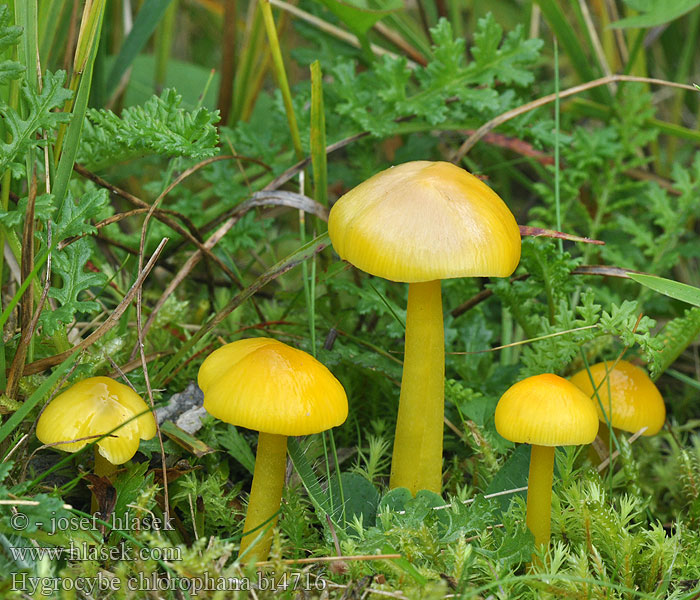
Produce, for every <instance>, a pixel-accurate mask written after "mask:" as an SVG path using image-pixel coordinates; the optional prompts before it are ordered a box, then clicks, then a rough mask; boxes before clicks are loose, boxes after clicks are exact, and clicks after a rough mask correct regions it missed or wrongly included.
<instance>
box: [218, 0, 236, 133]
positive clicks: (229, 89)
mask: <svg viewBox="0 0 700 600" xmlns="http://www.w3.org/2000/svg"><path fill="white" fill-rule="evenodd" d="M236 4H237V2H236V0H224V18H223V27H222V28H221V35H222V38H223V39H222V40H221V47H222V50H221V68H220V69H219V73H220V80H219V97H218V100H217V102H216V106H217V108H218V109H219V112H220V113H221V122H222V123H224V124H228V120H229V116H230V113H231V109H232V107H233V85H234V84H233V79H234V75H235V72H236V16H237V13H238V11H237V7H236Z"/></svg>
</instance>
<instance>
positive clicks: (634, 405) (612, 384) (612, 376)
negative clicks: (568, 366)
mask: <svg viewBox="0 0 700 600" xmlns="http://www.w3.org/2000/svg"><path fill="white" fill-rule="evenodd" d="M590 370H591V375H592V376H593V381H595V387H596V388H598V397H596V395H595V394H594V387H593V384H592V383H591V378H590V377H589V376H588V372H587V371H586V370H585V369H584V370H583V371H579V372H578V373H576V375H574V376H573V377H572V378H571V383H573V384H574V385H576V386H578V387H579V388H580V389H581V390H582V391H583V392H584V393H585V394H586V395H587V396H589V397H590V398H592V400H593V405H594V406H595V408H596V409H597V411H598V418H599V419H600V420H601V421H602V422H603V423H607V420H606V419H605V415H604V414H603V411H602V410H601V408H600V405H599V404H598V398H600V401H601V402H602V404H603V407H604V408H605V410H606V412H609V406H610V396H609V394H608V392H609V391H610V392H612V412H611V413H610V414H609V417H610V423H611V425H612V426H613V427H617V428H618V429H622V430H623V431H628V432H630V433H636V432H637V431H639V430H640V429H641V428H642V427H646V428H647V430H646V431H645V432H644V435H655V434H657V433H658V432H659V430H660V429H661V428H662V427H663V425H664V421H666V407H665V406H664V400H663V398H662V397H661V393H660V392H659V390H658V389H657V387H656V386H655V385H654V382H653V381H652V380H651V379H649V376H648V375H647V374H646V373H645V372H644V371H643V370H642V369H640V368H639V367H636V366H635V365H633V364H632V363H630V362H627V361H626V360H620V361H618V362H617V364H616V365H615V368H614V369H613V363H612V362H610V363H605V362H601V363H597V364H595V365H593V366H592V367H590ZM608 370H609V372H608ZM606 375H607V379H606V380H605V381H603V380H604V379H605V377H606ZM601 382H602V383H601Z"/></svg>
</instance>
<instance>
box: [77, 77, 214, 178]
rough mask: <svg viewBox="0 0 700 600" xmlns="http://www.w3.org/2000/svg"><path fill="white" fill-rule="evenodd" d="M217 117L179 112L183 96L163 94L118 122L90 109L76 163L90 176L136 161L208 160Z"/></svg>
mask: <svg viewBox="0 0 700 600" xmlns="http://www.w3.org/2000/svg"><path fill="white" fill-rule="evenodd" d="M218 120H219V113H218V111H210V110H207V109H205V108H199V109H197V110H193V111H187V110H185V109H183V108H182V96H180V95H179V94H177V93H176V92H175V90H165V91H164V92H163V93H162V95H161V96H160V97H158V96H153V97H151V98H150V99H149V100H148V101H147V102H146V103H145V104H144V105H143V106H130V107H128V108H125V109H124V110H123V111H122V113H121V116H117V115H115V114H114V113H113V112H112V111H110V110H105V109H100V110H95V109H90V110H88V113H87V118H86V119H85V126H84V131H83V137H82V139H81V144H80V152H79V154H78V161H79V162H80V163H82V164H84V165H85V166H87V167H88V168H90V169H92V170H99V169H101V168H103V167H105V166H107V165H111V164H114V163H116V162H124V161H126V160H130V159H132V158H135V157H138V156H148V155H156V156H168V157H175V156H182V157H188V158H194V159H202V158H208V157H210V156H214V155H215V154H216V153H217V152H218V148H217V143H218V141H219V140H218V135H217V131H216V127H215V126H214V125H215V123H216V122H217V121H218Z"/></svg>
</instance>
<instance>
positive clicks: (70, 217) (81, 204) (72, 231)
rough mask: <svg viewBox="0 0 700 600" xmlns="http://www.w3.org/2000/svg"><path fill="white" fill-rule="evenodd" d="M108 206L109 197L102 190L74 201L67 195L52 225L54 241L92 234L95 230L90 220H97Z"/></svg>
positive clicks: (91, 192) (89, 193)
mask: <svg viewBox="0 0 700 600" xmlns="http://www.w3.org/2000/svg"><path fill="white" fill-rule="evenodd" d="M108 204H109V195H108V194H107V190H104V189H99V190H90V191H89V192H87V193H85V194H83V196H82V197H81V198H79V199H78V200H74V199H73V197H72V196H71V194H70V193H69V194H68V195H67V196H66V198H65V200H64V201H63V204H62V205H61V210H60V212H59V213H58V218H57V219H56V223H55V224H54V230H53V238H54V240H55V241H61V240H65V239H66V238H69V237H73V236H78V235H84V234H89V233H94V232H95V231H96V229H95V227H94V226H93V225H92V224H90V220H91V219H96V218H98V217H99V215H100V213H101V211H102V210H103V209H104V208H105V206H107V205H108Z"/></svg>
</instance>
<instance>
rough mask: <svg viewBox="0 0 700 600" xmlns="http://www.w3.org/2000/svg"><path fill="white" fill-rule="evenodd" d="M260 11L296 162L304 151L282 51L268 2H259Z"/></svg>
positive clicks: (267, 0)
mask: <svg viewBox="0 0 700 600" xmlns="http://www.w3.org/2000/svg"><path fill="white" fill-rule="evenodd" d="M260 10H261V11H262V15H263V22H264V23H265V31H267V39H268V41H269V43H270V52H271V53H272V64H273V65H274V68H275V75H276V77H277V85H279V88H280V92H282V100H283V102H284V110H285V112H286V113H287V123H288V124H289V133H290V134H291V136H292V144H293V146H294V152H295V154H296V156H297V160H301V159H302V158H304V151H303V150H302V147H301V136H300V135H299V126H298V125H297V118H296V115H295V114H294V104H293V103H292V91H291V89H290V87H289V80H288V79H287V71H286V70H285V68H284V60H283V58H282V49H281V48H280V42H279V38H278V37H277V29H276V28H275V19H274V17H273V16H272V7H271V6H270V0H260Z"/></svg>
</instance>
